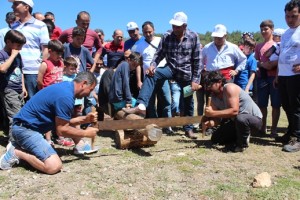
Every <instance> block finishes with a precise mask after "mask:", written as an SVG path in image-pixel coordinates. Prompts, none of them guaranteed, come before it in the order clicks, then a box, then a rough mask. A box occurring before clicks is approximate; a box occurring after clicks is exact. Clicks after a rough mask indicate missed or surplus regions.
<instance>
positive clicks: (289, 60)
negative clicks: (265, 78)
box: [278, 26, 300, 76]
mask: <svg viewBox="0 0 300 200" xmlns="http://www.w3.org/2000/svg"><path fill="white" fill-rule="evenodd" d="M295 64H300V26H298V27H297V28H294V29H292V28H290V29H288V30H286V31H285V33H284V34H283V35H282V36H281V43H280V53H279V59H278V69H279V70H278V75H279V76H293V75H296V74H300V73H299V72H298V73H294V72H293V71H292V69H293V65H295Z"/></svg>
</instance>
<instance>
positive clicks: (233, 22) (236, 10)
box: [0, 0, 288, 40]
mask: <svg viewBox="0 0 300 200" xmlns="http://www.w3.org/2000/svg"><path fill="white" fill-rule="evenodd" d="M33 1H34V7H33V12H42V13H45V12H47V11H51V12H53V13H54V14H55V18H56V22H55V24H56V25H57V26H59V27H61V29H62V30H64V29H67V28H70V27H74V26H75V25H76V24H75V20H76V16H77V14H78V13H79V12H80V11H88V12H89V13H90V15H91V23H90V28H91V29H96V28H101V29H103V30H104V33H105V40H111V39H112V34H113V31H114V30H115V29H121V30H122V31H123V32H124V37H125V38H126V37H128V33H127V31H126V24H127V23H128V22H130V21H134V22H136V23H137V24H138V26H139V27H141V26H142V24H143V22H145V21H148V20H149V21H152V22H153V23H154V26H155V33H164V32H166V31H167V30H169V29H171V25H170V24H169V21H170V19H172V17H173V15H174V13H176V12H179V11H182V12H184V13H186V15H187V16H188V28H189V29H191V30H193V31H196V32H198V33H202V34H205V33H206V32H207V31H212V30H213V27H214V26H215V25H216V24H224V25H225V26H226V27H227V30H228V32H229V33H230V32H232V31H242V32H244V31H250V32H257V31H259V24H260V23H261V22H262V21H263V20H266V19H271V20H272V21H273V22H274V24H275V28H288V27H287V25H286V23H285V19H284V6H285V4H286V3H287V2H288V0H275V1H274V0H251V1H244V0H228V1H224V0H185V1H182V0H170V1H168V0H150V1H143V0H142V1H128V2H126V1H120V0H114V1H107V0H103V1H102V0H84V1H82V0H33ZM11 10H12V9H11V3H10V2H8V1H7V0H1V5H0V19H3V20H0V28H4V27H6V26H7V25H6V23H5V21H4V20H5V14H6V13H7V12H9V11H11Z"/></svg>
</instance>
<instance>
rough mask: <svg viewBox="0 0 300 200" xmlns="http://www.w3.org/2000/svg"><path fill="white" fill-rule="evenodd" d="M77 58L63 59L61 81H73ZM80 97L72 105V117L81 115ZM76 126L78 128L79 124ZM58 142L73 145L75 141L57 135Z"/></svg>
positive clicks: (76, 70) (63, 144)
mask: <svg viewBox="0 0 300 200" xmlns="http://www.w3.org/2000/svg"><path fill="white" fill-rule="evenodd" d="M78 63H79V60H78V58H74V57H72V56H70V57H67V58H65V59H64V65H65V67H64V74H63V78H62V80H63V81H69V82H71V81H73V80H74V79H75V77H76V75H77V72H78V65H79V64H78ZM82 104H83V101H82V99H76V100H75V105H74V114H73V117H77V116H80V115H81V111H82ZM77 128H80V127H79V126H78V127H77ZM56 141H57V143H58V144H60V145H62V146H74V145H75V143H74V141H73V140H72V139H71V138H64V137H62V136H59V137H58V139H57V140H56Z"/></svg>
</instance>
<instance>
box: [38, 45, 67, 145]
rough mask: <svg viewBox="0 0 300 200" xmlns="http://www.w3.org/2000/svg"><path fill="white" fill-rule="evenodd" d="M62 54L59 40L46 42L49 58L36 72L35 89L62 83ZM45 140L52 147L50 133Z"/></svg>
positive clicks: (62, 48) (62, 49) (46, 134)
mask: <svg viewBox="0 0 300 200" xmlns="http://www.w3.org/2000/svg"><path fill="white" fill-rule="evenodd" d="M63 52H64V47H63V44H62V43H61V42H60V41H59V40H50V41H49V42H48V54H49V57H48V58H47V59H46V60H43V62H42V63H41V66H40V68H39V72H38V78H37V87H38V89H39V90H41V89H43V88H45V87H47V86H49V85H52V84H55V83H60V82H62V77H63V69H64V63H63V61H62V58H61V56H62V54H63ZM45 138H46V140H47V141H48V142H49V143H50V144H51V145H53V142H52V140H51V131H49V132H47V133H45Z"/></svg>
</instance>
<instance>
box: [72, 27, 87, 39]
mask: <svg viewBox="0 0 300 200" xmlns="http://www.w3.org/2000/svg"><path fill="white" fill-rule="evenodd" d="M76 36H85V30H84V28H80V27H74V28H73V31H72V37H76Z"/></svg>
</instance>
